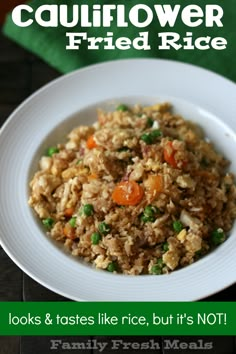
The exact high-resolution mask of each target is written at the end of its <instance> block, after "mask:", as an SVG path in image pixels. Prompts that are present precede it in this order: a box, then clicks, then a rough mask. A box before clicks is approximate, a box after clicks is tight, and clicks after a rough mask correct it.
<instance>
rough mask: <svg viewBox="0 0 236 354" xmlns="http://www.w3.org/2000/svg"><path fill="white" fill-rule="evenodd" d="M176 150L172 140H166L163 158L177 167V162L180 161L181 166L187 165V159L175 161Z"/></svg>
mask: <svg viewBox="0 0 236 354" xmlns="http://www.w3.org/2000/svg"><path fill="white" fill-rule="evenodd" d="M176 152H177V150H175V149H174V147H173V143H172V141H168V142H167V143H166V146H165V148H164V160H165V161H166V162H167V163H168V164H169V165H170V166H172V167H174V168H178V163H179V162H181V164H180V166H181V165H182V167H184V166H186V165H187V161H176V158H175V154H176Z"/></svg>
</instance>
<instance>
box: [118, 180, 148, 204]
mask: <svg viewBox="0 0 236 354" xmlns="http://www.w3.org/2000/svg"><path fill="white" fill-rule="evenodd" d="M143 195H144V191H143V188H142V187H141V186H140V185H139V184H138V183H137V182H135V181H123V182H120V183H119V184H117V186H116V187H115V189H114V191H113V193H112V199H113V200H114V202H115V203H116V204H118V205H136V204H138V203H139V202H141V200H142V198H143Z"/></svg>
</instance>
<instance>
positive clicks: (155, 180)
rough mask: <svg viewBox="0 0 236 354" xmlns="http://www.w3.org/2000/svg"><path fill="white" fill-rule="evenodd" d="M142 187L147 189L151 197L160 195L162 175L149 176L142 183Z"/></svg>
mask: <svg viewBox="0 0 236 354" xmlns="http://www.w3.org/2000/svg"><path fill="white" fill-rule="evenodd" d="M144 186H145V188H146V189H147V192H148V194H149V195H151V196H152V197H154V196H155V195H157V194H159V193H162V192H163V189H164V183H163V177H162V175H149V176H148V178H147V180H146V181H145V182H144Z"/></svg>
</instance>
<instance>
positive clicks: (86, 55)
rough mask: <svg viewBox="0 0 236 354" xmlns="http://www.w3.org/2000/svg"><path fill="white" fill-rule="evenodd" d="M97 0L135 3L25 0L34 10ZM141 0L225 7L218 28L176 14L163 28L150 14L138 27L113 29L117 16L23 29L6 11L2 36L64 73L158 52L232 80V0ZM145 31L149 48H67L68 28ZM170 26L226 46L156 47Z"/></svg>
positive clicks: (235, 52)
mask: <svg viewBox="0 0 236 354" xmlns="http://www.w3.org/2000/svg"><path fill="white" fill-rule="evenodd" d="M95 3H96V4H98V3H99V4H125V5H126V13H127V14H128V11H129V9H130V8H131V7H132V6H134V5H137V4H138V3H139V2H137V1H135V0H126V1H125V0H112V1H109V0H105V1H94V0H90V1H80V0H68V1H63V0H33V1H31V2H29V5H30V6H32V7H33V9H36V8H38V7H39V6H41V5H43V4H58V5H59V4H67V5H68V6H69V7H70V9H71V7H72V5H73V4H78V5H81V4H89V5H90V6H91V7H92V5H93V4H95ZM140 3H142V4H146V5H149V6H150V7H151V8H153V5H154V4H170V5H171V6H174V5H175V4H181V8H182V7H183V6H186V5H189V4H193V3H194V4H196V5H199V6H201V7H202V9H203V10H204V9H205V6H206V5H207V4H218V5H220V6H221V7H222V8H223V10H224V17H223V19H222V21H223V24H224V26H223V27H217V26H216V25H214V27H212V28H206V27H205V25H204V24H202V25H201V26H199V27H196V28H190V27H188V26H186V25H184V24H183V22H182V21H181V18H179V17H178V18H179V19H178V21H177V23H176V25H175V26H174V27H173V28H170V27H164V28H162V27H161V26H160V24H159V22H158V20H157V18H156V17H155V14H154V20H153V22H152V23H151V24H150V25H149V26H148V27H147V28H136V27H134V26H133V25H130V26H129V27H128V28H117V26H116V22H115V21H114V23H113V24H112V26H111V27H110V28H92V27H91V28H81V27H80V25H77V26H76V27H75V28H64V27H62V26H60V27H57V28H43V27H41V26H39V25H38V24H37V23H36V22H34V23H33V24H32V25H31V26H29V27H25V28H21V27H18V26H16V25H15V24H14V23H13V22H12V20H11V16H10V15H8V17H7V20H6V23H5V26H4V28H3V31H4V33H5V35H6V36H8V37H9V38H11V39H13V40H14V41H16V42H17V43H19V44H20V45H21V46H23V47H24V48H26V49H28V50H30V51H32V52H33V53H35V54H36V55H38V56H39V57H41V58H42V59H44V60H45V61H46V62H47V63H49V64H50V65H51V66H53V67H54V68H56V69H58V70H59V71H61V72H63V73H67V72H70V71H72V70H75V69H77V68H81V67H83V66H86V65H90V64H94V63H98V62H103V61H107V60H116V59H123V58H141V57H142V58H148V57H149V58H153V57H156V58H162V59H163V58H166V59H173V60H178V61H181V62H186V63H192V64H195V65H198V66H201V67H204V68H207V69H210V70H212V71H215V72H217V73H219V74H221V75H223V76H225V77H228V78H229V79H231V80H233V81H235V82H236V64H235V58H236V27H235V24H236V0H227V1H220V0H195V1H192V2H191V1H186V0H184V1H179V0H177V1H176V0H171V1H170V0H154V1H153V0H148V1H142V2H140ZM26 19H28V15H26ZM145 31H149V44H150V45H151V50H147V51H139V50H136V49H133V48H131V49H129V50H104V49H100V50H88V49H87V45H86V43H85V44H83V46H82V47H81V49H79V50H66V49H65V48H66V45H67V44H68V38H67V37H66V32H87V33H88V36H89V37H94V36H95V37H97V36H101V37H106V33H107V32H113V33H114V38H119V37H123V36H125V37H129V38H130V39H134V38H135V37H137V36H138V34H139V32H145ZM168 31H173V32H177V33H179V34H180V35H181V37H184V36H185V34H186V32H193V36H194V38H197V37H200V36H207V35H209V36H211V37H224V38H226V40H227V42H228V45H227V48H226V49H225V50H214V49H210V50H206V51H201V50H198V49H195V50H183V49H180V50H178V51H177V50H174V49H171V50H158V49H157V44H158V33H159V32H168ZM193 84H194V83H193Z"/></svg>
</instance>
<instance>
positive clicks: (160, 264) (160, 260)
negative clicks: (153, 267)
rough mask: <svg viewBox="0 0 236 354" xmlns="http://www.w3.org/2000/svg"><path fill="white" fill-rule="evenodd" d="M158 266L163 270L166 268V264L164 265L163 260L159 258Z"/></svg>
mask: <svg viewBox="0 0 236 354" xmlns="http://www.w3.org/2000/svg"><path fill="white" fill-rule="evenodd" d="M157 265H158V266H159V267H160V268H162V267H163V266H164V263H163V259H162V258H158V260H157Z"/></svg>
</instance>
